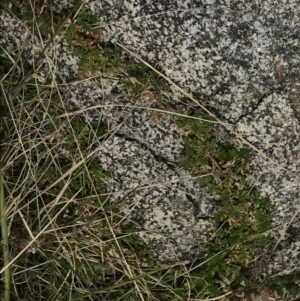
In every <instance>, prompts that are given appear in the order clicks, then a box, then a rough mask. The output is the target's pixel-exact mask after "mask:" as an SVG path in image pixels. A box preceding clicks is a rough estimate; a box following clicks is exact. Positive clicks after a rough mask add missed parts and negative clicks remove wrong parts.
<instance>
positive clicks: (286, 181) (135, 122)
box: [0, 0, 300, 277]
mask: <svg viewBox="0 0 300 301" xmlns="http://www.w3.org/2000/svg"><path fill="white" fill-rule="evenodd" d="M55 3H57V7H56V9H57V10H58V11H59V10H60V9H62V8H63V3H61V2H55ZM85 7H86V8H87V9H90V10H91V11H94V12H96V13H98V14H99V16H100V17H101V19H102V23H101V24H100V25H99V26H100V27H101V28H102V29H103V36H104V39H105V40H106V41H112V42H115V41H117V40H120V41H122V42H123V43H124V45H126V46H127V47H129V48H130V49H131V50H132V51H134V52H135V53H137V54H138V55H140V56H142V57H143V58H144V59H145V60H147V61H149V62H151V63H153V64H158V65H159V66H160V67H161V68H162V70H163V71H164V72H165V74H166V75H167V76H169V77H170V78H171V79H172V80H174V81H175V82H176V83H177V84H178V85H179V86H180V87H182V88H184V89H186V90H187V91H189V92H191V93H193V95H195V96H196V97H198V99H200V100H201V101H202V102H203V103H204V104H205V105H206V106H207V108H211V109H213V110H214V111H215V112H217V113H218V114H219V115H220V116H222V118H224V119H225V120H226V121H228V122H231V123H232V124H234V129H235V131H236V132H237V133H239V134H240V135H242V136H243V137H244V138H245V139H247V140H248V141H249V142H251V143H253V145H255V146H256V147H258V148H259V149H260V150H261V152H263V153H264V154H266V155H268V156H269V157H270V158H271V159H272V160H274V161H276V162H277V163H278V164H279V165H281V167H284V168H285V169H286V170H283V169H282V168H281V167H279V166H278V165H276V164H274V163H272V162H270V160H266V159H264V158H263V157H262V156H261V155H260V154H258V153H255V154H253V156H252V161H251V173H249V175H248V180H249V183H250V184H251V185H254V186H255V187H257V188H258V190H259V191H260V192H261V194H262V195H263V196H266V197H268V198H270V199H271V200H272V202H274V204H275V205H276V212H275V213H274V215H273V217H272V221H273V230H272V234H273V235H274V237H276V238H277V242H278V246H277V248H276V249H274V250H273V249H272V248H271V250H272V252H271V253H272V254H271V257H270V256H269V257H268V258H267V259H266V258H265V257H261V258H260V259H258V261H257V266H258V267H259V269H258V270H257V272H256V273H257V275H274V274H288V273H290V272H291V271H294V270H298V269H299V268H298V262H299V249H300V239H299V234H298V233H299V231H300V217H299V214H298V213H299V210H300V209H299V186H300V184H299V176H298V174H299V167H300V166H299V163H300V155H299V151H300V149H299V148H300V146H299V142H300V141H299V134H298V133H299V116H300V115H299V114H300V109H299V99H298V95H299V67H300V51H299V50H300V49H299V48H300V47H299V37H298V36H299V35H298V32H299V24H300V20H299V13H300V6H299V3H298V1H292V0H290V1H286V0H278V1H272V2H271V1H247V2H245V1H234V2H232V1H227V0H224V1H221V0H219V1H217V0H206V1H205V0H204V1H196V0H183V1H158V0H157V1H142V0H140V1H138V0H132V1H127V0H124V1H112V0H110V1H92V0H91V1H88V2H86V4H85ZM1 18H2V20H4V21H5V22H3V23H2V25H1V26H2V28H6V29H7V32H6V35H4V36H2V37H1V40H0V43H1V45H5V47H11V49H13V46H11V45H12V44H13V43H15V39H16V36H17V37H18V39H19V40H20V41H21V40H22V36H24V32H21V29H20V27H18V26H16V28H15V29H16V30H15V32H9V30H8V29H9V28H10V26H11V22H12V21H10V20H8V19H7V18H8V17H7V16H5V17H4V16H2V17H1ZM7 24H8V25H7ZM10 37H13V38H10ZM37 43H38V42H37ZM19 45H20V42H19ZM55 51H56V53H59V54H60V55H59V57H58V62H60V61H62V67H61V68H57V70H55V74H56V76H57V77H60V79H61V81H62V82H63V83H69V82H70V81H72V80H74V75H72V72H74V70H76V58H74V57H72V56H71V54H70V53H69V52H68V50H67V48H66V46H65V44H64V42H63V41H61V42H60V43H59V44H57V46H56V48H55ZM49 55H50V56H51V54H49ZM52 55H53V54H52ZM29 57H30V56H29ZM57 66H60V65H59V63H58V64H57ZM66 66H69V67H68V68H67V69H66ZM116 87H117V88H116ZM116 90H117V91H118V92H117V93H115V92H114V91H116ZM61 91H62V93H64V95H65V99H66V100H67V101H66V103H67V104H68V105H69V107H70V108H71V107H72V106H73V108H74V109H75V108H76V109H78V108H86V107H89V106H93V105H113V104H116V103H117V104H120V103H121V104H124V105H125V109H124V107H123V108H122V107H120V108H118V107H112V106H111V107H102V108H99V109H97V110H93V111H87V113H86V119H87V120H99V121H101V122H105V123H107V124H108V125H109V128H110V130H112V131H114V135H112V136H111V137H110V139H108V140H106V141H105V142H104V143H103V148H102V150H101V151H100V152H99V153H98V155H97V158H98V160H99V162H101V164H102V166H103V167H104V168H106V169H107V170H111V171H112V172H113V173H114V176H115V179H114V180H115V181H112V182H111V183H110V184H109V185H110V186H109V188H110V190H111V191H112V192H119V193H113V194H112V196H113V198H114V199H113V201H114V202H116V203H119V204H120V208H122V210H123V213H124V214H126V215H127V216H128V219H131V220H133V221H134V222H136V223H137V225H139V227H140V229H141V231H140V234H139V235H140V237H141V239H143V240H144V241H145V242H146V243H149V244H152V246H153V250H154V254H153V256H154V257H155V258H157V259H158V260H160V261H167V262H170V261H176V260H183V259H188V260H191V259H193V258H194V257H195V256H197V249H196V248H194V247H195V246H196V245H197V242H199V241H202V240H204V241H205V240H207V239H209V237H210V236H211V235H212V234H213V232H214V223H213V213H214V212H215V211H216V210H217V205H216V204H217V202H216V197H214V196H210V195H209V194H208V193H207V191H206V190H205V188H204V187H203V186H202V185H201V184H199V181H196V180H193V179H191V176H190V175H188V173H187V172H185V171H183V170H179V169H177V168H176V163H177V162H178V160H179V159H180V157H181V155H182V151H183V148H184V141H183V139H182V137H181V136H180V133H179V131H178V130H177V129H176V126H175V124H174V122H173V121H172V119H171V118H170V116H169V115H164V116H163V121H162V122H159V123H157V122H156V120H157V118H153V116H152V113H151V111H150V110H142V109H138V108H132V106H134V105H135V106H139V105H143V106H145V103H146V106H149V107H152V106H153V107H154V106H155V105H153V102H151V101H150V102H149V103H148V104H147V101H145V99H143V97H142V98H141V99H138V100H137V99H133V98H131V97H130V95H128V94H127V93H125V92H124V91H122V88H121V87H120V84H119V83H118V81H117V80H116V79H113V78H112V79H109V78H107V79H103V80H102V81H101V80H99V79H93V80H90V81H84V82H77V83H73V84H72V85H67V87H65V88H64V87H62V88H61ZM179 98H180V93H178V92H177V91H176V89H175V88H174V89H173V94H172V100H178V99H179ZM159 100H161V101H162V102H165V103H167V102H168V100H167V99H164V96H163V95H161V96H160V99H159ZM126 104H127V106H128V105H130V106H128V107H126ZM220 139H221V138H220ZM231 139H232V141H235V142H236V143H237V144H238V143H239V142H238V141H237V139H236V138H235V137H234V136H232V138H231ZM162 158H163V160H162ZM191 199H192V200H194V201H191ZM195 204H197V205H195ZM278 238H279V239H278ZM255 276H256V275H254V277H255Z"/></svg>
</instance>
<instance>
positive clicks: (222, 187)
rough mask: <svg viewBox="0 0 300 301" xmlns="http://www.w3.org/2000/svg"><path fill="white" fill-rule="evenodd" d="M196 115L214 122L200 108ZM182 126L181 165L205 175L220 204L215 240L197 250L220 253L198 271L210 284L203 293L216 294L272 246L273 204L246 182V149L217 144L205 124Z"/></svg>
mask: <svg viewBox="0 0 300 301" xmlns="http://www.w3.org/2000/svg"><path fill="white" fill-rule="evenodd" d="M194 116H196V117H201V118H203V119H206V120H212V119H211V118H210V117H209V116H207V114H205V113H203V112H202V111H201V110H198V111H196V112H195V113H194ZM181 126H182V127H183V128H185V131H186V132H188V133H189V135H188V144H187V150H186V153H187V156H186V158H185V159H184V160H183V162H182V165H183V166H184V167H186V168H191V169H192V171H193V172H194V173H195V174H198V175H204V174H206V175H207V174H209V176H207V177H203V178H202V179H203V182H205V183H206V184H207V185H208V187H209V189H210V191H211V192H212V193H214V194H217V195H219V197H220V202H221V204H222V209H221V210H219V211H218V212H217V213H216V215H215V220H216V223H217V225H218V229H217V230H216V233H215V235H214V238H213V239H212V240H211V241H209V242H207V243H203V244H201V246H200V247H201V249H202V250H203V252H204V254H205V255H206V257H207V258H210V257H213V256H214V255H216V254H218V253H220V254H219V255H218V256H216V257H214V258H213V259H212V260H209V261H208V262H207V263H206V264H205V265H204V266H202V267H201V270H199V271H198V272H199V273H200V275H201V277H203V279H205V281H206V282H207V283H209V284H210V285H209V286H207V288H206V293H207V294H208V295H218V294H220V290H219V289H218V288H219V287H220V284H221V283H222V281H228V282H231V281H233V280H235V279H236V278H238V276H240V275H241V271H242V269H245V268H247V267H249V263H250V262H251V261H252V260H253V259H254V258H255V256H256V255H257V250H258V249H259V248H263V247H264V246H266V245H267V244H268V243H269V242H270V237H268V236H266V235H265V234H264V233H266V232H267V230H269V229H270V227H271V212H272V211H273V210H274V205H273V204H272V203H271V201H270V200H268V199H265V198H262V197H261V196H260V195H259V193H258V191H257V190H255V189H254V188H251V187H249V185H248V184H247V181H246V176H245V174H246V173H247V170H248V163H247V160H246V159H247V156H248V155H249V153H250V151H249V149H245V148H240V149H237V148H235V147H234V146H233V145H231V144H230V143H228V142H226V143H224V144H220V143H218V142H217V140H216V139H215V138H214V133H213V129H212V127H211V125H210V124H209V123H208V122H206V121H202V120H195V119H189V118H185V119H183V120H182V122H181Z"/></svg>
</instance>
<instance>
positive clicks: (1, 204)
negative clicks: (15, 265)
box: [0, 169, 10, 301]
mask: <svg viewBox="0 0 300 301" xmlns="http://www.w3.org/2000/svg"><path fill="white" fill-rule="evenodd" d="M0 216H1V222H0V223H1V235H2V240H1V244H2V247H3V264H4V266H7V265H8V263H9V246H8V230H7V221H6V217H5V201H4V189H3V179H2V171H1V169H0ZM4 291H5V292H4V301H9V300H10V266H7V268H6V269H5V270H4Z"/></svg>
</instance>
